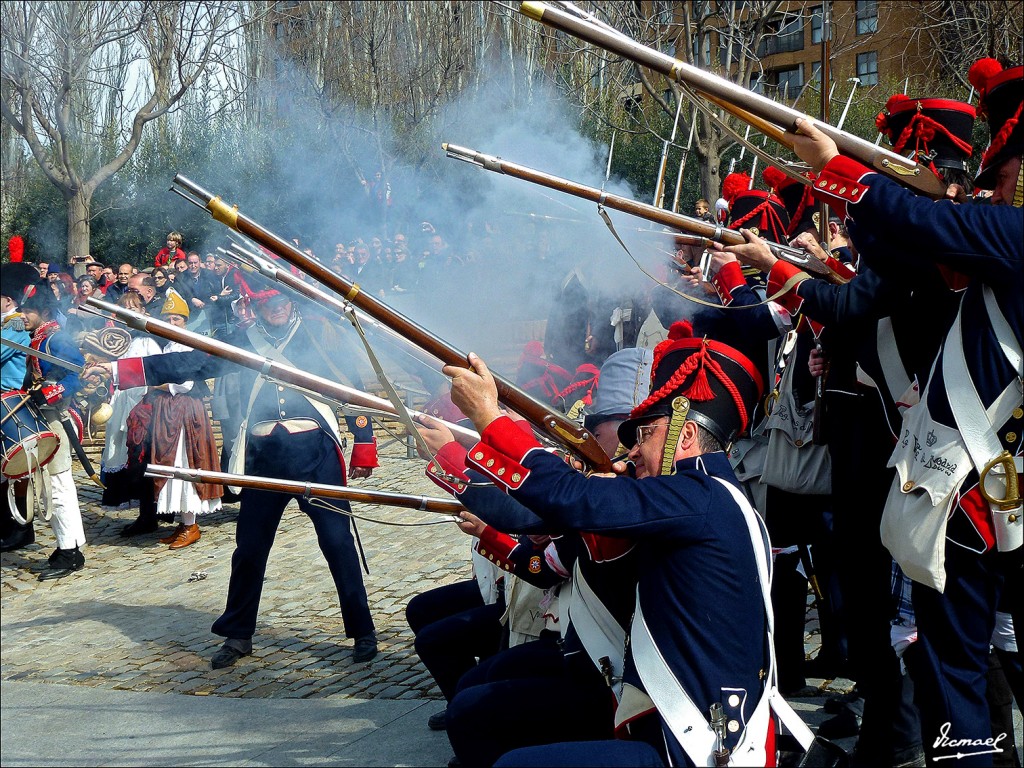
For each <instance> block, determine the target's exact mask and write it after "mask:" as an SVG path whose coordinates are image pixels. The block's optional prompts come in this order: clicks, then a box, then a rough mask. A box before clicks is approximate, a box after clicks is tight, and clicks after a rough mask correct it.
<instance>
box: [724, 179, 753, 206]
mask: <svg viewBox="0 0 1024 768" xmlns="http://www.w3.org/2000/svg"><path fill="white" fill-rule="evenodd" d="M748 189H750V177H749V176H748V175H747V174H745V173H730V174H729V175H728V176H726V177H725V181H723V182H722V197H724V198H725V199H726V201H727V202H728V203H729V204H730V205H731V204H732V201H733V200H734V199H735V197H736V195H738V194H740V193H741V192H746V191H747V190H748Z"/></svg>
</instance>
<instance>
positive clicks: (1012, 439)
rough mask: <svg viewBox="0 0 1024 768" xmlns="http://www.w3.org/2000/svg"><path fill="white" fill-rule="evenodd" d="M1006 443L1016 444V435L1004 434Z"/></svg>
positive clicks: (1013, 433)
mask: <svg viewBox="0 0 1024 768" xmlns="http://www.w3.org/2000/svg"><path fill="white" fill-rule="evenodd" d="M1006 442H1008V443H1016V442H1017V433H1016V432H1007V433H1006Z"/></svg>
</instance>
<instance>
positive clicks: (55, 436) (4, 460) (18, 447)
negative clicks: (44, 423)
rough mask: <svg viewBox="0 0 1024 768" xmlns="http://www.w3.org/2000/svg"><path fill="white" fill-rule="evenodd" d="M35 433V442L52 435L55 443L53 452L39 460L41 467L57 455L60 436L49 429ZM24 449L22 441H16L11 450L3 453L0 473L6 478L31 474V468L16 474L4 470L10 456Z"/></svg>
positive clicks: (16, 478)
mask: <svg viewBox="0 0 1024 768" xmlns="http://www.w3.org/2000/svg"><path fill="white" fill-rule="evenodd" d="M35 434H36V436H37V443H38V441H39V440H43V439H45V438H47V437H52V438H53V439H54V440H55V441H56V443H57V445H56V447H55V448H54V449H53V452H52V453H51V454H50V455H49V456H47V457H46V458H45V459H43V460H42V461H41V462H39V465H38V468H39V469H42V468H43V467H45V466H46V465H47V464H49V463H50V462H51V461H53V460H54V459H55V458H56V457H57V452H58V451H59V450H60V436H59V435H58V434H57V433H56V432H50V431H49V430H47V431H46V432H36V433H35ZM24 450H25V446H24V445H23V444H22V443H20V442H19V443H16V444H15V446H14V448H13V449H12V450H11V452H10V453H4V455H3V458H2V459H0V474H2V475H3V476H4V477H6V478H7V479H8V480H22V479H23V478H26V477H28V476H29V475H30V474H32V470H31V469H29V470H27V471H25V472H21V473H20V474H17V475H9V474H7V472H6V469H7V466H8V465H9V464H10V463H11V460H12V458H13V457H14V456H17V455H18V453H19V452H20V451H24Z"/></svg>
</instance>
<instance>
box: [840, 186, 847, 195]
mask: <svg viewBox="0 0 1024 768" xmlns="http://www.w3.org/2000/svg"><path fill="white" fill-rule="evenodd" d="M839 194H840V195H845V194H846V187H842V188H841V189H840V190H839Z"/></svg>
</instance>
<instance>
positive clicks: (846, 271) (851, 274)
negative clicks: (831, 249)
mask: <svg viewBox="0 0 1024 768" xmlns="http://www.w3.org/2000/svg"><path fill="white" fill-rule="evenodd" d="M825 264H826V265H827V266H828V267H829V268H830V269H831V270H832V271H833V272H835V273H836V274H837V275H839V276H840V277H845V278H846V279H847V280H853V278H855V277H856V276H857V273H856V272H855V271H854V270H853V269H852V268H851V267H850V265H849V264H847V263H846V262H845V261H840V260H839V259H837V258H836V257H835V256H832V255H831V254H830V255H829V257H828V258H827V259H825Z"/></svg>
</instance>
